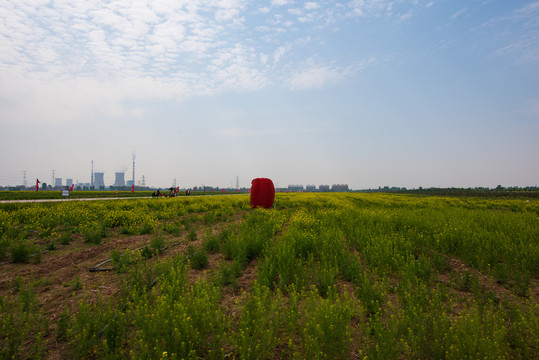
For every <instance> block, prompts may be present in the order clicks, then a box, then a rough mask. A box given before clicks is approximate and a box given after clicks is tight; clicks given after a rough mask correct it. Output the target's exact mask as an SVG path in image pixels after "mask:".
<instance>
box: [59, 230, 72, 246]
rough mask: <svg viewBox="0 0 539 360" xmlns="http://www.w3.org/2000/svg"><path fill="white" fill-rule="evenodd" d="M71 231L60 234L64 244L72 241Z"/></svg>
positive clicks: (61, 241) (61, 242)
mask: <svg viewBox="0 0 539 360" xmlns="http://www.w3.org/2000/svg"><path fill="white" fill-rule="evenodd" d="M71 235H72V234H71V233H70V232H65V233H63V234H62V235H60V244H62V245H69V244H70V243H71Z"/></svg>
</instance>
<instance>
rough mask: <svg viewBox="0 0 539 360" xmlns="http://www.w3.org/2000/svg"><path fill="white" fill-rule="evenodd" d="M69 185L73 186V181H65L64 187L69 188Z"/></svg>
mask: <svg viewBox="0 0 539 360" xmlns="http://www.w3.org/2000/svg"><path fill="white" fill-rule="evenodd" d="M71 185H73V179H66V186H67V187H70V186H71Z"/></svg>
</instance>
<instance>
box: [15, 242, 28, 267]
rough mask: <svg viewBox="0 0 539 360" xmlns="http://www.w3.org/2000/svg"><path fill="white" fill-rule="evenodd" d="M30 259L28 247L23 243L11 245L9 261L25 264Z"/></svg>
mask: <svg viewBox="0 0 539 360" xmlns="http://www.w3.org/2000/svg"><path fill="white" fill-rule="evenodd" d="M29 260H30V248H29V247H28V245H26V244H25V243H22V242H20V243H18V244H16V245H15V246H13V247H11V262H13V263H24V264H27V263H28V262H29Z"/></svg>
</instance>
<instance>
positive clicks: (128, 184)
mask: <svg viewBox="0 0 539 360" xmlns="http://www.w3.org/2000/svg"><path fill="white" fill-rule="evenodd" d="M125 184H126V185H127V186H131V185H134V184H135V183H134V182H133V180H127V181H126V183H125Z"/></svg>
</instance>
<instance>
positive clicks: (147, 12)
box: [0, 0, 387, 123]
mask: <svg viewBox="0 0 539 360" xmlns="http://www.w3.org/2000/svg"><path fill="white" fill-rule="evenodd" d="M290 3H291V2H290V1H286V0H273V1H272V2H271V5H272V6H274V8H270V7H263V8H257V7H254V6H253V7H252V8H251V7H250V4H249V2H247V1H246V0H215V1H211V0H210V1H204V2H198V1H190V0H181V1H176V0H156V1H151V2H150V1H144V0H117V1H113V2H108V1H104V0H103V1H102V0H94V1H89V2H82V1H74V2H73V1H72V2H70V1H57V2H52V3H51V2H50V1H42V2H38V1H34V0H20V1H17V2H5V3H2V4H1V5H0V101H2V103H3V104H4V103H5V104H8V105H6V106H4V107H2V108H1V109H0V115H1V119H0V121H1V122H7V121H19V120H20V121H26V122H32V121H37V122H52V123H58V122H60V123H67V122H79V121H90V119H92V118H95V117H98V116H105V117H111V118H117V117H122V116H126V115H129V114H130V115H133V116H134V115H137V116H140V114H142V112H140V111H139V110H136V111H134V112H130V111H129V109H127V108H126V107H125V105H123V104H124V103H125V100H128V99H137V98H148V97H149V98H163V99H170V98H174V99H178V100H180V101H181V99H184V98H185V97H186V96H199V95H204V94H213V93H217V92H221V91H229V90H233V91H250V90H256V89H261V88H264V87H266V86H270V85H273V86H280V85H282V84H281V83H279V82H278V80H275V79H274V80H271V79H272V78H275V76H277V77H278V76H282V72H283V71H287V70H286V69H293V68H297V67H298V65H297V64H295V63H294V62H295V61H297V59H298V58H304V56H305V55H304V54H301V55H300V53H301V49H302V48H304V47H305V46H306V44H307V43H309V42H311V38H310V37H309V35H308V33H307V34H306V32H308V31H309V29H308V28H307V27H306V28H305V29H299V30H298V27H297V26H299V25H300V24H297V21H296V22H294V21H293V20H292V19H291V16H290V15H291V14H293V15H294V16H296V17H298V19H297V20H298V21H300V22H304V23H306V22H313V23H314V24H313V25H312V27H313V28H317V29H323V27H324V26H325V25H327V21H328V19H322V14H326V16H329V15H327V14H331V17H332V19H333V20H336V19H338V18H339V17H340V18H345V17H346V16H347V15H346V11H344V7H343V6H340V7H338V6H337V7H335V8H332V9H328V8H324V9H322V7H321V5H319V4H318V3H317V2H314V1H307V2H305V3H303V4H302V5H300V7H299V8H294V9H289V8H288V7H287V6H285V5H289V4H290ZM379 3H383V4H384V5H387V4H386V0H379V1H375V0H369V1H359V0H358V1H356V5H357V6H360V5H361V4H364V6H363V8H364V9H365V10H368V9H372V8H378V7H379V5H380V4H379ZM270 11H271V12H272V14H271V16H270V17H267V18H266V19H264V20H263V21H264V22H262V23H258V22H257V25H258V26H256V27H254V29H256V32H254V33H253V32H252V31H248V30H249V28H248V26H252V25H251V24H250V23H249V18H248V17H249V16H252V15H253V14H255V15H258V17H260V14H268V13H270ZM307 26H311V25H307ZM246 30H247V31H246ZM246 34H248V35H247V36H246ZM298 55H300V56H298ZM325 62H331V59H326V60H325V61H324V59H319V64H318V66H316V67H314V66H311V67H309V68H307V69H306V70H304V71H302V72H300V73H296V74H293V75H291V76H287V75H284V76H285V77H287V78H289V83H288V84H289V86H291V87H292V88H295V89H300V88H311V87H313V86H323V84H328V83H334V82H336V81H339V79H342V78H343V77H342V74H341V72H342V70H339V69H346V68H347V66H348V65H346V64H343V65H339V66H337V65H327V64H325ZM283 69H284V70H283ZM317 77H318V78H317ZM16 114H19V115H18V116H17V115H16ZM8 119H13V120H8Z"/></svg>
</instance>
